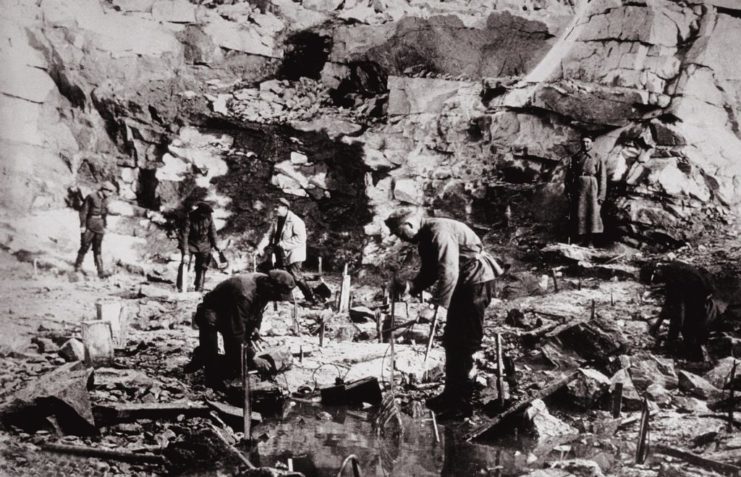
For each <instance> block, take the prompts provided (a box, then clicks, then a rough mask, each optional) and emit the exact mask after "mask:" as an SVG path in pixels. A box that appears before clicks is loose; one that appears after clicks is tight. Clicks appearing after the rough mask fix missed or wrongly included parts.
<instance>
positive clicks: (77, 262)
mask: <svg viewBox="0 0 741 477" xmlns="http://www.w3.org/2000/svg"><path fill="white" fill-rule="evenodd" d="M84 261H85V254H84V253H78V254H77V258H76V259H75V272H79V271H80V270H81V269H82V262H84Z"/></svg>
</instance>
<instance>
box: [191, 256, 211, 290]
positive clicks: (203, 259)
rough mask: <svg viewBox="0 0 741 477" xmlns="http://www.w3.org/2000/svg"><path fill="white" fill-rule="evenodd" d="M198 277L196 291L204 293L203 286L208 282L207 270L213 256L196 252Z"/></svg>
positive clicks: (196, 278) (195, 283)
mask: <svg viewBox="0 0 741 477" xmlns="http://www.w3.org/2000/svg"><path fill="white" fill-rule="evenodd" d="M195 256H196V265H195V269H196V277H195V282H194V285H195V288H196V291H203V284H204V283H205V281H206V269H208V261H209V260H210V259H211V254H210V253H206V252H196V253H195Z"/></svg>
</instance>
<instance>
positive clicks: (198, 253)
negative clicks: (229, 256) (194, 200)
mask: <svg viewBox="0 0 741 477" xmlns="http://www.w3.org/2000/svg"><path fill="white" fill-rule="evenodd" d="M212 248H213V249H218V246H217V244H216V227H215V226H214V220H213V216H212V211H211V208H210V207H208V206H201V207H199V208H198V209H196V210H194V211H192V212H191V213H190V214H188V217H187V218H186V220H185V223H184V224H183V228H182V229H181V231H180V252H181V253H182V254H183V256H184V257H185V255H190V256H192V257H195V272H196V273H195V289H196V290H198V291H202V290H203V284H204V283H205V281H206V270H208V264H209V262H210V261H211V249H212ZM184 268H185V264H184V263H183V264H181V265H180V268H179V269H178V284H182V280H183V272H184V270H183V269H184Z"/></svg>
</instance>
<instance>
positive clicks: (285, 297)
mask: <svg viewBox="0 0 741 477" xmlns="http://www.w3.org/2000/svg"><path fill="white" fill-rule="evenodd" d="M295 287H296V282H295V281H294V280H293V277H292V276H291V274H290V273H288V272H286V271H284V270H270V271H269V272H268V289H269V290H268V293H269V294H270V299H271V300H275V301H290V300H291V299H292V298H293V294H292V293H291V291H292V290H293V289H294V288H295Z"/></svg>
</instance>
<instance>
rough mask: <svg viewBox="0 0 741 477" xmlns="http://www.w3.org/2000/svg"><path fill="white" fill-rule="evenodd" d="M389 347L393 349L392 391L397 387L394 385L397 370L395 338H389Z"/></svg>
mask: <svg viewBox="0 0 741 477" xmlns="http://www.w3.org/2000/svg"><path fill="white" fill-rule="evenodd" d="M389 346H390V347H391V389H394V388H395V387H396V384H395V383H394V369H395V368H396V350H395V349H394V337H393V335H392V336H389Z"/></svg>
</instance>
